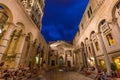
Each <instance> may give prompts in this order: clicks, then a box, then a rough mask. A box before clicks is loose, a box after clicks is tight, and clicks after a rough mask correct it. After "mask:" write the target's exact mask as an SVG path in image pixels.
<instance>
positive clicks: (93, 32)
mask: <svg viewBox="0 0 120 80" xmlns="http://www.w3.org/2000/svg"><path fill="white" fill-rule="evenodd" d="M92 34H95V31H92V32H91V33H90V40H92Z"/></svg>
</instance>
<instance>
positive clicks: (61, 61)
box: [59, 56, 64, 66]
mask: <svg viewBox="0 0 120 80" xmlns="http://www.w3.org/2000/svg"><path fill="white" fill-rule="evenodd" d="M63 63H64V59H63V56H60V57H59V66H63Z"/></svg>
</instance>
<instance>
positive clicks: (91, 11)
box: [73, 0, 120, 75]
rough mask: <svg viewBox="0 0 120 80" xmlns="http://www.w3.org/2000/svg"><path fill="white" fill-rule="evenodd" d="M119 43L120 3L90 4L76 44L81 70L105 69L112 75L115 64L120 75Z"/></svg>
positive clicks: (98, 1)
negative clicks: (112, 66) (112, 67)
mask: <svg viewBox="0 0 120 80" xmlns="http://www.w3.org/2000/svg"><path fill="white" fill-rule="evenodd" d="M119 40H120V1H119V0H90V1H89V4H88V6H87V8H86V10H85V13H84V15H83V18H82V20H81V22H80V24H79V31H78V32H77V34H76V36H75V38H74V41H73V43H74V46H75V49H74V50H75V51H76V52H77V54H79V55H80V56H81V57H82V59H81V60H80V61H79V62H80V63H81V65H80V67H81V66H83V67H86V68H87V67H90V66H95V67H96V68H98V67H99V66H101V67H102V69H103V70H105V71H107V74H108V75H110V73H111V67H110V66H111V63H114V64H115V65H116V66H117V70H118V72H120V41H119Z"/></svg>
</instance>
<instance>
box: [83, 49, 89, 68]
mask: <svg viewBox="0 0 120 80" xmlns="http://www.w3.org/2000/svg"><path fill="white" fill-rule="evenodd" d="M82 57H83V66H84V67H85V68H87V67H88V65H87V57H86V53H85V50H84V47H82Z"/></svg>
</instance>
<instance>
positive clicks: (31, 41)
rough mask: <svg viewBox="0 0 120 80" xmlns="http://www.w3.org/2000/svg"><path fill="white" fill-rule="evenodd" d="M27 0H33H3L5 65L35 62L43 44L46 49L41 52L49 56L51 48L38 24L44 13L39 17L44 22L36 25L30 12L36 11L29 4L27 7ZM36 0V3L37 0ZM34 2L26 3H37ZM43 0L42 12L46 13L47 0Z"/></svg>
mask: <svg viewBox="0 0 120 80" xmlns="http://www.w3.org/2000/svg"><path fill="white" fill-rule="evenodd" d="M24 1H31V0H0V62H4V65H3V67H8V68H18V67H19V66H24V67H31V65H32V66H33V65H35V62H36V60H35V56H37V53H38V49H37V48H38V46H39V44H41V49H42V51H43V53H41V54H44V56H43V57H42V58H43V60H44V59H45V58H47V54H48V49H49V48H48V45H47V43H46V41H45V39H44V38H43V37H42V35H41V33H40V30H39V28H38V27H39V26H40V25H41V18H42V17H40V18H39V19H40V21H39V22H40V23H39V24H40V25H36V23H35V22H34V21H33V20H32V18H31V17H30V15H28V13H30V14H32V11H30V10H28V11H26V9H27V8H28V7H27V6H26V7H27V8H26V7H23V2H24ZM33 1H34V3H35V2H36V1H37V0H33ZM34 3H33V4H32V3H31V2H30V3H25V4H28V5H29V6H34ZM36 3H37V2H36ZM39 4H40V5H41V4H42V5H41V11H42V12H39V11H38V12H39V14H40V15H43V2H41V3H39ZM31 9H32V7H31ZM43 47H44V48H43ZM45 60H47V59H45ZM46 64H47V63H46ZM33 67H34V66H33Z"/></svg>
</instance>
